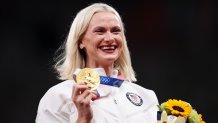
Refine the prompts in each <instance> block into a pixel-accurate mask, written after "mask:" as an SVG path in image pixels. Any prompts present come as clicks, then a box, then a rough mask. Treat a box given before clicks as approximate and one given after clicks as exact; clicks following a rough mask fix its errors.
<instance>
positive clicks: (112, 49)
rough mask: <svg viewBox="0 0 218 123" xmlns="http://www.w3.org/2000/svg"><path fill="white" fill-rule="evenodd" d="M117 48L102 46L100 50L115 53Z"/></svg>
mask: <svg viewBox="0 0 218 123" xmlns="http://www.w3.org/2000/svg"><path fill="white" fill-rule="evenodd" d="M116 48H117V46H100V49H101V50H103V51H105V52H107V51H114V50H115V49H116Z"/></svg>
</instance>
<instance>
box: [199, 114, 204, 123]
mask: <svg viewBox="0 0 218 123" xmlns="http://www.w3.org/2000/svg"><path fill="white" fill-rule="evenodd" d="M198 116H199V118H200V123H205V121H203V119H202V115H201V114H199V115H198Z"/></svg>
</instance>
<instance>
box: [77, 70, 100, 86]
mask: <svg viewBox="0 0 218 123" xmlns="http://www.w3.org/2000/svg"><path fill="white" fill-rule="evenodd" d="M76 82H77V83H80V82H85V83H86V85H87V86H89V87H90V88H91V90H95V89H97V87H98V86H99V84H100V76H99V74H98V73H97V72H96V71H95V70H94V69H91V68H84V69H81V71H80V72H79V73H78V74H77V76H76Z"/></svg>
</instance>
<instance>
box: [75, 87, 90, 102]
mask: <svg viewBox="0 0 218 123" xmlns="http://www.w3.org/2000/svg"><path fill="white" fill-rule="evenodd" d="M89 94H90V90H85V91H84V92H83V93H82V94H80V95H78V96H77V98H75V101H76V103H83V100H84V99H85V98H86V97H87V96H88V95H89Z"/></svg>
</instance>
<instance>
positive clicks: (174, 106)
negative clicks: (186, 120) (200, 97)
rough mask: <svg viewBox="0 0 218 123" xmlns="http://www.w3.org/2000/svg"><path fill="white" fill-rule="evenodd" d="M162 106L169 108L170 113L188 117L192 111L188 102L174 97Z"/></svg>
mask: <svg viewBox="0 0 218 123" xmlns="http://www.w3.org/2000/svg"><path fill="white" fill-rule="evenodd" d="M164 108H165V109H167V110H169V111H170V113H171V114H172V115H176V116H182V117H188V115H189V114H190V113H191V111H192V107H191V105H190V104H189V103H187V102H185V101H182V100H176V99H173V100H172V99H169V100H168V101H167V102H166V103H164Z"/></svg>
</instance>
